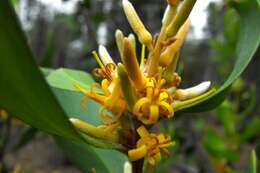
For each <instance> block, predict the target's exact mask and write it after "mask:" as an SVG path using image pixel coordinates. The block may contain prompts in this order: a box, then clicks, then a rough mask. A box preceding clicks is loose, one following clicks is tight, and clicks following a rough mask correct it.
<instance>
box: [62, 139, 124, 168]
mask: <svg viewBox="0 0 260 173" xmlns="http://www.w3.org/2000/svg"><path fill="white" fill-rule="evenodd" d="M57 143H58V145H59V146H60V147H61V148H62V150H63V151H64V153H65V155H66V156H67V158H68V159H69V160H70V161H71V162H72V163H73V164H74V165H76V166H77V167H78V168H80V169H81V170H82V171H83V172H91V169H93V168H94V169H95V170H96V172H102V173H121V172H122V171H123V164H124V161H126V157H125V156H123V155H122V154H120V153H119V152H117V151H113V150H103V149H98V148H94V147H91V146H88V145H83V144H79V143H75V142H72V141H68V140H64V139H61V138H59V139H57Z"/></svg>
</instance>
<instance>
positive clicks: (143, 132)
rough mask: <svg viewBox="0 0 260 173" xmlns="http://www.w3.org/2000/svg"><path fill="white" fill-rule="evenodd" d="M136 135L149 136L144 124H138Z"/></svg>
mask: <svg viewBox="0 0 260 173" xmlns="http://www.w3.org/2000/svg"><path fill="white" fill-rule="evenodd" d="M136 131H137V133H138V135H139V136H140V137H141V138H143V137H146V136H149V135H150V134H149V132H148V131H147V130H146V128H145V127H144V126H140V127H138V129H137V130H136Z"/></svg>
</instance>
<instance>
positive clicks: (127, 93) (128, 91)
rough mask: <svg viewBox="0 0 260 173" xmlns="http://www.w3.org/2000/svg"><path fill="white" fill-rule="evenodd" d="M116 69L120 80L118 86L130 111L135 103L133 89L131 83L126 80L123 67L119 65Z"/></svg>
mask: <svg viewBox="0 0 260 173" xmlns="http://www.w3.org/2000/svg"><path fill="white" fill-rule="evenodd" d="M117 67H118V68H117V72H118V77H119V79H120V86H121V90H122V93H123V96H124V98H125V100H126V102H127V105H128V107H129V109H130V110H132V109H133V106H134V104H135V101H136V99H135V93H134V89H133V88H132V83H131V81H130V79H129V78H128V75H127V72H126V69H125V67H124V65H123V64H121V63H119V64H118V65H117Z"/></svg>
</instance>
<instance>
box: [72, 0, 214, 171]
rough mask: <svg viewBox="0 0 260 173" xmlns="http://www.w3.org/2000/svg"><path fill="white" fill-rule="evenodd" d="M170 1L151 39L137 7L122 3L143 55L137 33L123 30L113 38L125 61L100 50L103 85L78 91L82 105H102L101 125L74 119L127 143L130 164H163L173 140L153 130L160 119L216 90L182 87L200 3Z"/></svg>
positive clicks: (81, 126) (89, 129)
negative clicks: (183, 54) (183, 52)
mask: <svg viewBox="0 0 260 173" xmlns="http://www.w3.org/2000/svg"><path fill="white" fill-rule="evenodd" d="M167 2H168V6H167V8H166V10H165V14H164V16H163V20H162V27H161V30H160V33H159V34H158V36H152V34H151V33H150V32H149V31H148V29H147V28H146V27H145V25H144V24H143V22H142V21H141V19H140V17H139V16H138V14H137V12H136V11H135V9H134V7H133V5H132V4H131V3H130V2H129V1H128V0H123V1H122V6H123V10H124V12H125V15H126V18H127V20H128V22H129V24H130V26H131V27H132V29H133V31H134V33H135V34H136V36H137V38H138V40H139V42H140V43H141V44H142V50H141V53H140V54H139V53H138V52H137V51H136V45H137V44H136V39H135V35H134V34H132V33H130V34H129V35H128V36H125V35H124V34H123V32H122V31H121V30H119V29H117V30H116V32H115V39H116V44H117V47H118V51H119V53H118V55H119V56H120V59H121V60H122V63H118V64H116V63H115V62H114V61H113V59H112V58H111V56H110V54H109V53H108V51H107V49H106V48H105V47H104V46H103V45H100V46H99V48H98V53H97V52H96V51H93V52H92V53H93V56H94V58H95V59H96V60H97V62H98V65H99V68H96V69H94V74H95V75H97V76H99V77H101V78H102V81H101V83H100V84H98V83H95V84H93V86H92V87H91V88H92V89H91V90H87V89H85V88H83V87H82V86H80V85H79V84H75V87H77V89H78V90H79V91H81V92H82V93H83V94H84V97H83V99H82V102H81V103H82V104H83V103H84V102H85V101H86V99H91V100H94V101H96V102H98V103H99V104H101V108H100V111H99V115H100V117H101V120H102V122H103V124H102V125H100V126H98V127H96V126H93V125H91V124H88V123H87V122H83V121H81V120H79V119H75V118H73V119H71V122H72V123H73V124H74V126H75V127H76V128H77V129H78V130H79V131H81V132H83V133H85V134H87V135H89V136H92V137H94V138H97V139H102V140H106V141H108V142H112V143H119V144H121V145H123V146H124V147H125V150H124V151H123V152H125V153H127V154H128V156H129V159H130V160H131V161H136V160H139V159H142V158H145V159H146V160H147V161H148V163H150V164H151V165H156V163H158V162H159V161H160V160H161V152H162V151H163V152H164V153H167V154H166V155H168V154H169V152H168V150H167V149H166V148H167V147H172V146H174V145H175V142H174V141H172V140H171V137H170V136H168V135H166V134H163V133H160V132H158V133H154V132H151V127H152V126H153V125H155V124H156V123H157V122H158V121H159V120H160V119H164V118H166V119H171V118H172V117H173V116H174V114H175V112H176V111H177V110H179V109H181V108H183V107H184V106H188V105H190V104H194V103H195V102H198V101H200V100H201V99H203V98H205V97H207V96H208V95H210V94H212V93H213V92H214V89H211V90H209V88H210V85H211V83H210V82H209V81H207V82H202V83H201V84H199V85H197V86H195V87H191V88H186V89H181V88H180V84H181V81H182V79H181V77H180V76H179V74H178V72H177V64H178V61H179V55H180V49H181V47H182V45H183V42H184V40H185V37H186V35H187V33H188V31H189V28H190V20H189V19H188V16H189V14H190V12H191V10H192V7H193V6H194V4H195V2H196V0H184V1H180V0H168V1H167ZM179 6H180V7H179ZM146 48H147V50H146ZM147 52H148V54H146V53H147ZM138 60H139V61H138ZM96 88H97V89H96ZM126 167H128V166H127V165H126ZM127 169H128V168H127ZM126 172H127V171H126Z"/></svg>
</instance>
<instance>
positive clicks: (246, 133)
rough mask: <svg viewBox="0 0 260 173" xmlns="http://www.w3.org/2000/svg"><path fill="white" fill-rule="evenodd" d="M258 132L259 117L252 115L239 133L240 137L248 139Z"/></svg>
mask: <svg viewBox="0 0 260 173" xmlns="http://www.w3.org/2000/svg"><path fill="white" fill-rule="evenodd" d="M259 133H260V118H259V117H258V116H256V117H254V118H253V119H252V120H251V121H250V122H249V123H247V125H246V127H245V129H244V130H243V131H242V133H241V139H243V140H248V139H250V138H252V137H254V136H255V135H257V134H259Z"/></svg>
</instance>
